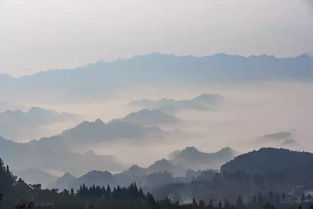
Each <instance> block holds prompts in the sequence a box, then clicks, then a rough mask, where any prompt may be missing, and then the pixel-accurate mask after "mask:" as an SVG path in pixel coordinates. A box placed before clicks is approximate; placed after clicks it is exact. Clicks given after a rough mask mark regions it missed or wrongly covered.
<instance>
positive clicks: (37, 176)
mask: <svg viewBox="0 0 313 209" xmlns="http://www.w3.org/2000/svg"><path fill="white" fill-rule="evenodd" d="M13 173H14V175H16V176H17V177H18V178H22V179H23V180H24V181H26V182H27V183H28V184H41V186H42V187H44V188H46V187H48V186H49V185H50V184H52V183H55V181H56V180H57V177H56V176H53V175H51V174H50V173H47V172H44V171H42V170H38V169H34V168H29V169H26V170H22V171H14V172H13Z"/></svg>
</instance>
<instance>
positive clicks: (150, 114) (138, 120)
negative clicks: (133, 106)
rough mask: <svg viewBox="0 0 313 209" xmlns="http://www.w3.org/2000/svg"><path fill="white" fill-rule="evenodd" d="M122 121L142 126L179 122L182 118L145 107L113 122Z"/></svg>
mask: <svg viewBox="0 0 313 209" xmlns="http://www.w3.org/2000/svg"><path fill="white" fill-rule="evenodd" d="M116 121H122V122H128V123H133V124H137V125H141V126H160V125H166V124H178V123H181V122H182V120H180V119H178V118H176V117H175V116H172V115H169V114H167V113H164V112H162V111H160V110H149V109H143V110H140V111H137V112H132V113H129V114H128V115H126V116H125V117H123V118H121V119H116V120H113V121H112V122H116Z"/></svg>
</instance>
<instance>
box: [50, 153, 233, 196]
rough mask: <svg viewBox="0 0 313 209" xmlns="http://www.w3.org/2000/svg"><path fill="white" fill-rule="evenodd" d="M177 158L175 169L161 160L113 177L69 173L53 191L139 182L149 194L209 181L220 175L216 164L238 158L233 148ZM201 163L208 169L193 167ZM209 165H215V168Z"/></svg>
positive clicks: (172, 164)
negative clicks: (175, 185)
mask: <svg viewBox="0 0 313 209" xmlns="http://www.w3.org/2000/svg"><path fill="white" fill-rule="evenodd" d="M192 154H195V157H193V156H190V155H192ZM177 156H181V159H183V161H180V162H179V165H176V163H177V162H176V161H173V160H166V159H161V160H157V161H155V162H154V163H152V164H151V165H150V166H148V167H146V168H144V167H140V166H138V165H133V166H131V167H130V168H128V169H127V170H125V171H123V172H121V173H116V174H112V173H110V172H108V171H99V170H94V171H90V172H88V173H86V174H85V175H83V176H81V177H74V176H72V175H71V174H69V173H66V174H64V176H62V177H60V178H58V180H57V181H56V182H55V183H54V184H52V185H50V187H51V188H59V189H70V188H78V187H79V186H80V185H82V184H85V185H89V186H92V185H99V186H106V185H108V184H109V185H110V186H111V187H113V186H117V185H120V186H125V185H129V184H130V183H132V182H136V183H137V184H138V185H139V186H140V187H142V188H144V189H146V190H153V189H156V188H160V187H161V186H165V185H167V184H171V183H174V182H186V181H190V180H191V179H192V178H193V177H196V176H199V178H208V176H210V177H209V178H211V177H212V175H214V174H216V172H217V171H213V170H211V169H212V168H214V169H215V168H216V165H217V162H219V163H220V165H222V164H224V163H225V162H228V161H229V160H231V159H233V158H234V157H235V155H234V151H233V150H232V149H230V148H224V149H222V150H220V151H218V152H215V153H204V152H200V151H198V150H197V149H196V148H194V147H187V148H186V149H184V150H182V151H176V152H175V157H177ZM198 160H200V161H201V162H204V161H206V162H205V165H206V167H205V166H204V164H200V165H201V167H197V166H195V165H192V164H193V163H196V162H197V161H198ZM210 163H212V165H211V164H210ZM192 169H194V170H192ZM196 169H197V170H196ZM200 169H201V171H200ZM208 170H209V171H208ZM192 171H193V173H192ZM187 172H188V176H187ZM191 173H192V174H191Z"/></svg>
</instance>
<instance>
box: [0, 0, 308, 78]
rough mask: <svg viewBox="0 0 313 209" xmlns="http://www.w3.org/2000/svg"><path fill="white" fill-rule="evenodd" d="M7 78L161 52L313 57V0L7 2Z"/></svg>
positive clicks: (1, 0)
mask: <svg viewBox="0 0 313 209" xmlns="http://www.w3.org/2000/svg"><path fill="white" fill-rule="evenodd" d="M0 46H1V47H0V60H1V62H0V74H9V75H14V76H19V75H25V74H32V73H35V72H39V71H44V70H48V69H63V68H73V67H77V66H81V65H85V64H87V63H92V62H96V61H98V60H115V59H119V58H128V57H132V56H134V55H137V54H145V53H150V52H161V53H167V54H176V55H195V56H204V55H211V54H215V53H220V52H226V53H230V54H239V55H245V56H248V55H261V54H267V55H275V56H279V57H289V56H297V55H299V54H302V53H312V52H313V1H312V0H253V1H251V0H236V1H235V0H131V1H130V0H66V1H64V0H45V1H42V0H23V1H21V0H0Z"/></svg>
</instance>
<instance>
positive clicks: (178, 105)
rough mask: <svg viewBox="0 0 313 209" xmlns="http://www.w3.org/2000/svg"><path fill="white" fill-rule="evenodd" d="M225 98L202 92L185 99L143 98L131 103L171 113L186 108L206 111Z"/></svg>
mask: <svg viewBox="0 0 313 209" xmlns="http://www.w3.org/2000/svg"><path fill="white" fill-rule="evenodd" d="M223 100H224V98H223V97H222V96H220V95H217V94H201V95H199V96H197V97H195V98H192V99H183V100H175V99H167V98H163V99H159V100H150V99H143V100H138V101H133V102H131V103H130V105H132V106H136V107H141V108H148V109H160V110H162V111H164V112H169V113H171V112H176V111H179V110H184V109H192V110H200V111H206V110H210V109H213V108H215V107H216V106H217V105H218V104H220V103H221V102H222V101H223Z"/></svg>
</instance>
